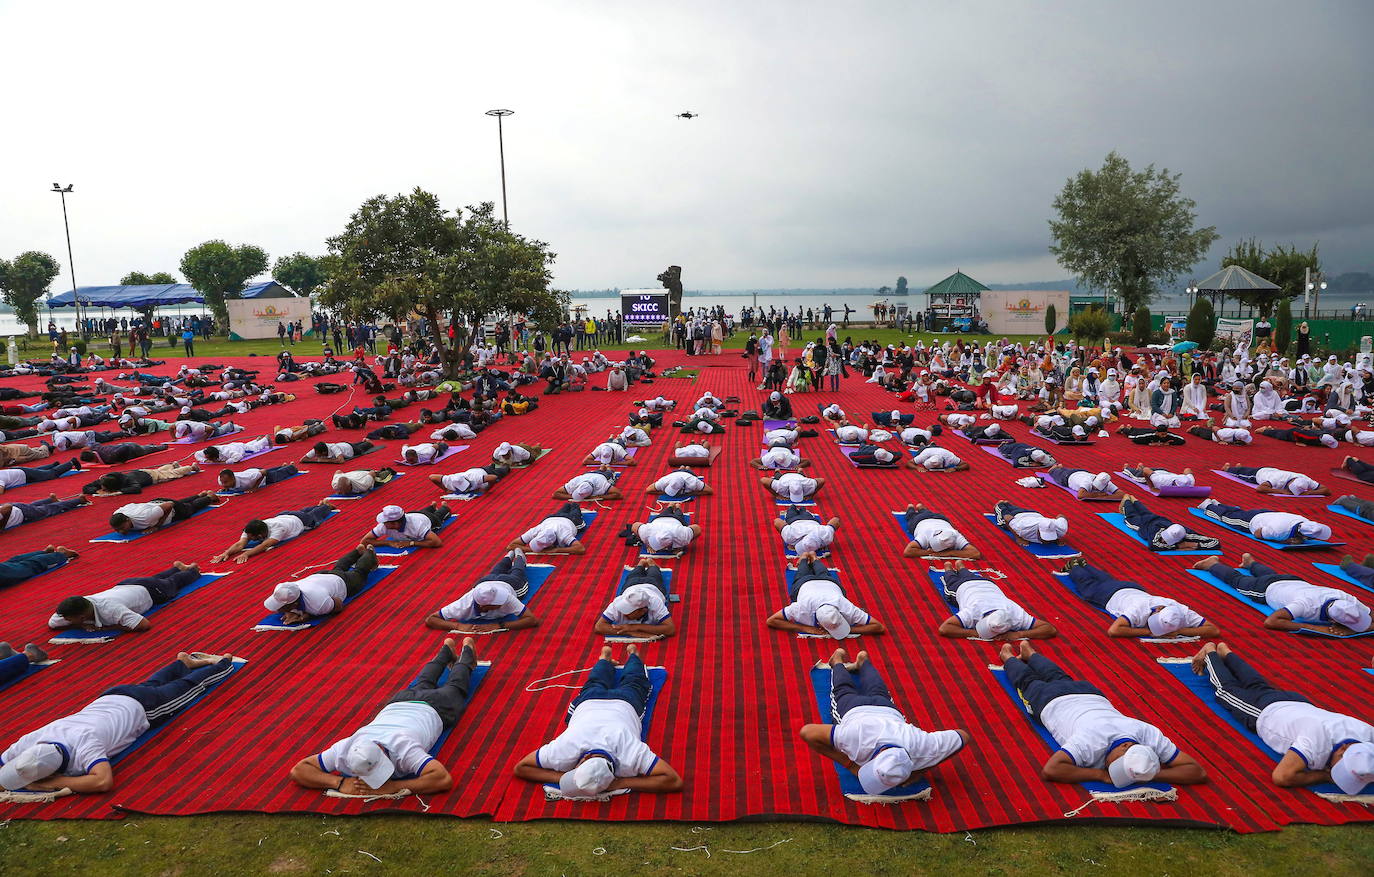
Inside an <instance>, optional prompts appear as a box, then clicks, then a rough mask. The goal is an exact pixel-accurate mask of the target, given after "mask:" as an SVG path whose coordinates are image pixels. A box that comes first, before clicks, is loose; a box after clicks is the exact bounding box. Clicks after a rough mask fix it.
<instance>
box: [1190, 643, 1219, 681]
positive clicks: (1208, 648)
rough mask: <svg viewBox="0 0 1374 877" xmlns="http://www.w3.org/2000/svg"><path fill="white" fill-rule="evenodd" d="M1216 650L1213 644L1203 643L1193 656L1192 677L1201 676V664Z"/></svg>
mask: <svg viewBox="0 0 1374 877" xmlns="http://www.w3.org/2000/svg"><path fill="white" fill-rule="evenodd" d="M1216 650H1217V647H1216V644H1215V643H1205V644H1203V646H1202V648H1200V649H1198V653H1197V654H1196V655H1193V673H1194V675H1197V676H1201V675H1202V668H1203V667H1204V666H1205V665H1204V663H1203V662H1204V661H1206V660H1207V656H1208V655H1210V654H1211V653H1212V652H1215V651H1216Z"/></svg>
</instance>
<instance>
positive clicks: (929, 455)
mask: <svg viewBox="0 0 1374 877" xmlns="http://www.w3.org/2000/svg"><path fill="white" fill-rule="evenodd" d="M904 441H905V440H904ZM911 462H913V463H915V464H916V465H917V466H925V467H926V468H927V469H953V468H954V467H955V466H958V465H959V464H960V463H961V462H962V461H961V460H960V459H959V457H958V456H957V455H955V454H954V452H952V451H947V450H945V449H944V448H938V447H935V446H934V445H931V446H930V447H927V448H926V449H924V450H922V451H920V452H919V453H917V454H916V455H915V456H913V457H912V458H911ZM932 462H933V463H935V464H936V465H934V466H932V465H931V463H932Z"/></svg>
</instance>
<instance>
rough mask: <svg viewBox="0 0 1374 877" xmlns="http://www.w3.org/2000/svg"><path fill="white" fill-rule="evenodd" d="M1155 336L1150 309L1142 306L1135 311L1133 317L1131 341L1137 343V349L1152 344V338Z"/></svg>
mask: <svg viewBox="0 0 1374 877" xmlns="http://www.w3.org/2000/svg"><path fill="white" fill-rule="evenodd" d="M1152 334H1154V326H1153V325H1151V320H1150V309H1149V308H1147V307H1145V306H1144V305H1141V306H1140V307H1138V308H1136V309H1135V314H1134V315H1133V316H1132V317H1131V340H1133V341H1135V346H1136V347H1144V346H1145V345H1146V344H1149V343H1150V336H1151V335H1152Z"/></svg>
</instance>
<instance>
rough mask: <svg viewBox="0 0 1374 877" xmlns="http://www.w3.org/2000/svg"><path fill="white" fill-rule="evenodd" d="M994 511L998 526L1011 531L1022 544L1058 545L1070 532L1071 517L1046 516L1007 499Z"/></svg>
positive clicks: (996, 506)
mask: <svg viewBox="0 0 1374 877" xmlns="http://www.w3.org/2000/svg"><path fill="white" fill-rule="evenodd" d="M992 511H993V514H994V515H995V516H996V523H997V526H999V527H1001V528H1002V529H1003V530H1006V531H1007V532H1008V533H1010V534H1011V535H1012V537H1013V538H1014V539H1015V540H1016V541H1017V543H1018V544H1021V545H1031V544H1035V545H1058V544H1059V543H1060V541H1061V540H1062V539H1063V538H1064V537H1065V536H1067V535H1068V534H1069V519H1068V518H1066V517H1064V516H1063V515H1059V516H1057V517H1053V518H1050V517H1046V516H1045V515H1042V514H1040V513H1039V512H1037V511H1034V510H1032V509H1023V508H1021V507H1020V506H1017V505H1013V504H1012V503H1010V502H1008V501H1007V500H1005V499H1004V500H1001V501H999V502H998V503H997V505H995V506H993V508H992Z"/></svg>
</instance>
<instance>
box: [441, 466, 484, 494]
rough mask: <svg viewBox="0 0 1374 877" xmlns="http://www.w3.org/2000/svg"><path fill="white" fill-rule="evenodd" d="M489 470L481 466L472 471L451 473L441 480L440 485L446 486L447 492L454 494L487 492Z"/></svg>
mask: <svg viewBox="0 0 1374 877" xmlns="http://www.w3.org/2000/svg"><path fill="white" fill-rule="evenodd" d="M486 477H487V470H485V469H483V468H482V467H481V466H477V467H474V468H472V469H464V470H463V471H462V472H450V473H449V474H447V475H445V476H443V477H442V478H440V479H439V483H441V484H443V485H444V489H445V490H449V491H452V492H453V493H478V492H480V491H483V490H486V487H487V482H486V481H485V479H486Z"/></svg>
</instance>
